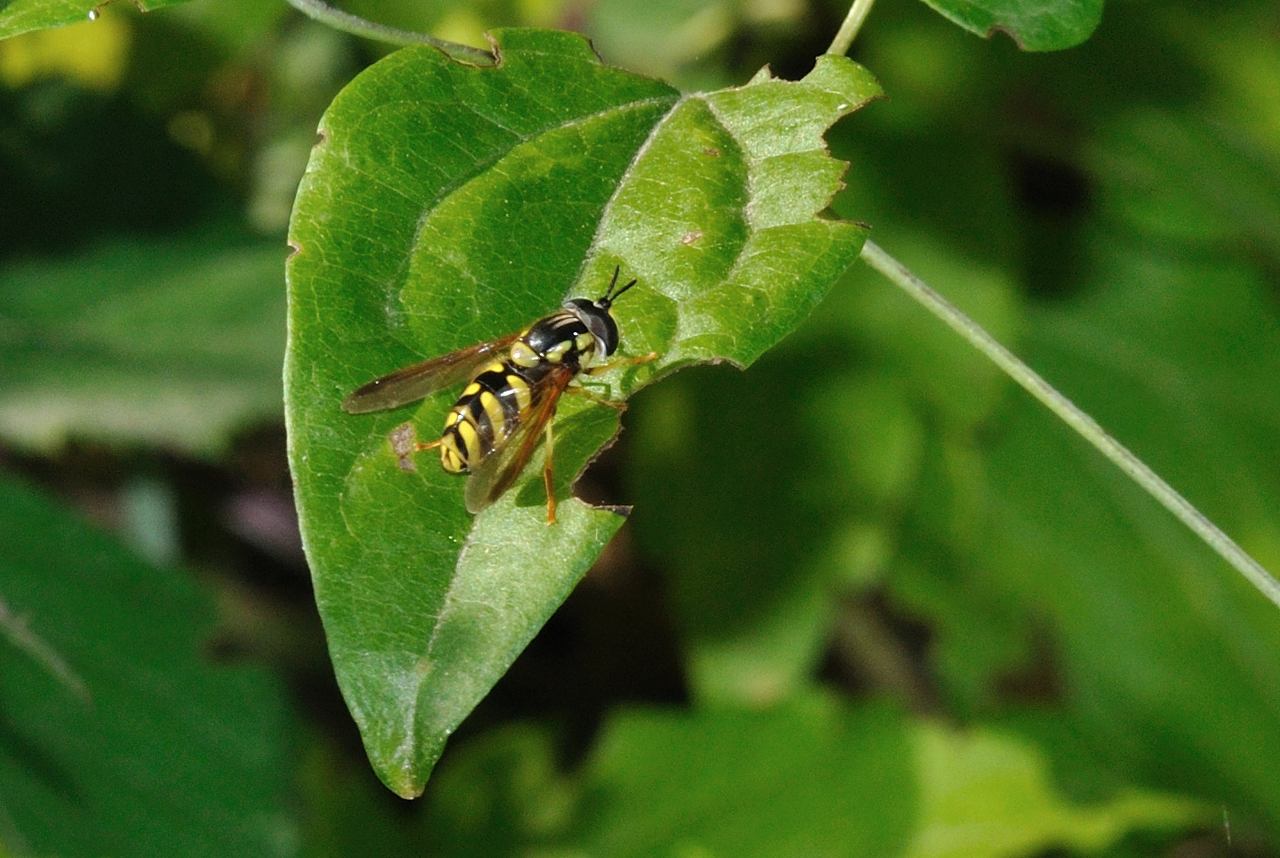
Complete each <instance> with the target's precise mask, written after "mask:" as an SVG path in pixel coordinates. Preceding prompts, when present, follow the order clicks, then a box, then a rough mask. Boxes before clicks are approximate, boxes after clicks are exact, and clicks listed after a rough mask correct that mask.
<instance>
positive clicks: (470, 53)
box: [288, 0, 494, 65]
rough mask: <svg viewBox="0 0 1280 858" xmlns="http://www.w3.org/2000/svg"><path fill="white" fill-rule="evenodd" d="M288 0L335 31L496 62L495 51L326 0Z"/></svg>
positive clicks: (477, 61) (480, 61)
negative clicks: (372, 17) (380, 20)
mask: <svg viewBox="0 0 1280 858" xmlns="http://www.w3.org/2000/svg"><path fill="white" fill-rule="evenodd" d="M288 2H289V5H290V6H292V7H293V8H295V9H297V10H298V11H299V12H302V13H303V14H304V15H307V16H309V17H311V18H314V19H315V20H317V21H319V22H321V23H322V24H328V25H329V26H330V27H333V28H334V29H335V30H341V31H342V32H344V33H350V34H351V35H353V36H363V37H364V38H366V39H377V40H378V41H380V42H389V43H391V44H393V45H431V46H432V47H433V48H439V49H440V50H442V51H444V52H445V53H446V54H448V55H449V56H451V57H453V58H454V59H456V60H463V61H466V62H469V63H475V64H477V65H493V62H494V59H493V54H491V53H490V52H489V51H486V50H483V49H481V48H475V47H472V46H471V45H463V44H459V43H458V42H447V41H445V40H444V39H437V38H436V37H435V36H431V35H428V34H426V33H416V32H414V31H412V30H401V29H398V28H396V27H388V26H386V25H385V24H378V23H375V22H373V21H369V20H366V19H364V18H361V17H360V16H359V15H353V14H351V13H350V12H344V11H343V10H341V9H335V8H334V7H333V6H330V5H329V4H328V3H326V2H325V0H288Z"/></svg>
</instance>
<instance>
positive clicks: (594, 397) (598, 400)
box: [564, 384, 627, 411]
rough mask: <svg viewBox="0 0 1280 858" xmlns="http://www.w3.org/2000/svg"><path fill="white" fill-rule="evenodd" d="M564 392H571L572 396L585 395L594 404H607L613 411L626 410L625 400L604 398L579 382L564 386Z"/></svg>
mask: <svg viewBox="0 0 1280 858" xmlns="http://www.w3.org/2000/svg"><path fill="white" fill-rule="evenodd" d="M564 392H565V393H572V394H573V395H574V396H585V397H586V398H587V399H589V400H591V401H592V402H594V403H595V404H596V405H607V406H609V407H610V408H612V409H613V410H614V411H626V410H627V405H626V403H625V402H615V401H613V400H612V399H605V398H604V397H603V396H601V395H600V394H598V393H596V392H594V391H592V390H591V389H590V388H587V387H583V386H582V385H581V384H579V385H576V386H574V387H566V388H565V390H564Z"/></svg>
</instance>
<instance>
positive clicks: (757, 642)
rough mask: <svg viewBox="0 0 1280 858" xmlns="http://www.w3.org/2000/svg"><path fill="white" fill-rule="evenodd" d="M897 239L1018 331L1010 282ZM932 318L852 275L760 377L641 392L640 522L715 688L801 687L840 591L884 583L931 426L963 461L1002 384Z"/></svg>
mask: <svg viewBox="0 0 1280 858" xmlns="http://www.w3.org/2000/svg"><path fill="white" fill-rule="evenodd" d="M899 239H900V240H899V244H900V245H901V246H903V247H905V248H907V250H908V251H909V252H910V253H911V256H909V257H908V258H920V259H923V260H925V262H924V264H923V265H922V270H924V271H925V272H926V274H927V276H930V277H934V278H935V279H936V280H937V282H944V283H947V284H948V289H949V291H952V292H953V293H954V294H956V295H957V299H958V300H960V301H961V303H962V304H964V305H965V306H966V307H968V308H970V309H971V311H972V312H973V313H974V314H975V316H976V317H978V318H980V319H982V320H983V322H984V323H985V324H987V325H988V326H989V327H990V328H991V329H993V330H996V331H1001V332H1004V331H1007V330H1009V329H1010V328H1011V327H1013V325H1014V318H1015V305H1014V302H1013V300H1012V288H1011V286H1010V284H1009V283H1008V282H1007V280H1005V279H1004V278H1002V277H1000V276H998V275H997V274H995V273H994V272H992V271H990V270H987V269H986V268H985V267H983V266H977V265H974V264H972V263H963V262H961V261H959V260H956V259H954V258H953V257H951V256H950V255H948V252H947V250H946V249H945V247H939V246H937V245H934V244H932V243H930V242H926V241H922V240H921V239H919V238H918V237H917V238H916V239H915V240H914V241H911V240H910V239H909V238H908V237H907V236H906V235H905V234H904V235H899ZM930 323H931V319H929V318H928V317H927V316H926V315H925V314H924V313H922V312H920V311H919V309H918V308H917V307H915V305H913V304H912V303H911V302H909V301H908V300H906V299H905V298H904V297H903V296H902V295H901V294H900V293H897V292H896V291H894V290H892V289H889V288H886V287H885V285H884V284H883V283H882V282H880V281H878V280H877V279H875V278H873V277H869V276H866V274H865V273H857V274H851V276H849V277H847V278H845V279H844V280H843V281H842V283H841V286H840V288H839V289H838V290H837V291H836V292H835V293H833V294H832V295H830V296H829V298H828V299H827V301H826V302H825V303H824V304H823V305H822V307H821V308H820V310H819V311H818V312H817V313H816V314H815V315H814V317H813V318H812V319H811V320H810V321H809V322H808V323H807V324H805V325H804V326H802V327H801V328H800V329H798V330H797V331H796V333H795V334H794V335H793V336H792V337H791V338H790V339H789V340H788V341H787V342H786V343H785V344H783V345H782V346H781V347H779V349H777V350H776V351H775V352H773V353H771V354H770V355H769V356H767V357H766V358H764V359H763V360H761V361H760V362H759V363H758V364H757V365H755V366H753V367H752V368H751V369H750V370H748V371H747V372H746V373H743V374H740V375H739V374H733V373H730V372H727V371H710V370H707V371H699V372H697V373H691V374H689V376H688V377H682V378H676V379H673V380H672V381H671V382H669V383H667V384H664V385H663V386H661V387H659V388H657V389H655V390H654V391H652V392H651V393H647V394H646V395H645V396H644V397H642V398H641V399H640V400H639V401H637V403H636V405H635V409H634V413H633V414H632V415H631V420H632V422H633V424H634V426H635V428H636V433H635V436H634V438H633V439H632V441H633V443H632V448H631V449H632V451H633V461H632V467H631V468H630V471H629V473H628V481H629V484H630V486H631V487H632V489H633V491H634V493H635V496H636V499H637V502H638V504H639V510H638V512H637V515H636V532H637V536H638V538H639V540H640V543H641V545H642V546H643V547H644V549H645V550H646V552H647V553H648V554H649V555H650V556H651V557H653V558H655V559H656V560H658V561H659V563H660V565H661V567H662V568H663V569H665V570H667V571H668V574H669V577H670V580H671V582H672V583H671V594H672V601H673V607H674V609H675V611H676V617H677V619H678V622H679V626H680V631H681V634H680V639H681V642H682V646H683V648H684V650H685V652H686V655H687V660H688V665H689V670H690V673H689V678H690V681H691V683H692V687H693V690H694V692H695V693H696V694H697V695H699V697H700V698H701V699H704V700H719V701H722V702H723V701H726V700H733V701H735V702H738V703H746V702H751V703H755V704H760V703H764V702H769V701H773V700H776V699H777V698H779V697H781V696H784V695H786V694H787V693H790V692H791V691H793V690H794V689H796V688H798V687H800V686H801V685H802V684H803V682H804V680H805V677H807V676H808V675H809V674H810V672H811V671H812V670H813V668H814V666H815V664H816V663H817V661H818V660H819V659H820V658H821V656H822V652H823V646H824V644H825V642H826V641H827V640H828V639H829V635H830V618H831V615H832V599H833V597H834V596H836V595H838V594H839V593H841V591H842V590H844V589H845V588H846V587H848V586H849V585H852V586H855V587H856V586H865V585H866V584H867V583H870V582H871V581H873V580H875V579H876V578H878V576H879V571H880V570H881V569H882V568H883V564H884V563H885V561H886V558H887V556H888V555H890V554H891V553H892V552H893V551H894V549H895V546H896V545H897V541H898V534H899V531H900V530H901V528H902V519H903V516H904V515H905V514H906V510H905V507H906V506H908V505H909V504H912V503H915V502H916V501H915V496H916V493H917V492H918V491H919V487H918V486H917V483H918V481H919V480H920V478H921V468H922V462H923V460H924V455H925V448H926V443H925V436H926V434H927V430H926V425H930V424H932V425H939V426H941V427H943V428H944V429H945V430H946V431H947V432H948V433H949V434H948V443H950V444H951V445H952V446H953V448H954V450H955V452H954V458H955V459H957V460H959V461H957V462H954V463H951V464H953V465H954V466H955V467H963V459H964V445H965V444H967V443H969V441H968V439H969V435H970V433H971V432H972V430H973V427H974V426H975V425H976V424H977V423H978V422H979V421H980V420H982V419H983V418H985V417H986V416H987V415H988V414H989V413H990V411H991V410H992V408H994V407H995V405H996V403H997V402H998V401H999V394H1000V390H1001V380H1000V379H999V377H998V376H997V374H996V372H995V371H994V370H993V369H992V367H991V366H990V364H988V363H986V362H985V361H983V360H982V359H981V358H979V357H977V356H975V355H973V354H972V352H971V351H968V350H966V349H965V348H964V346H963V345H962V344H960V343H958V342H957V341H956V340H955V338H954V337H951V336H950V335H949V333H948V332H947V331H945V330H941V329H939V327H938V326H936V325H932V324H930ZM886 355H887V356H889V357H890V358H892V359H894V360H895V361H896V362H895V363H893V365H894V366H896V367H897V369H896V370H895V371H894V372H893V373H892V374H887V373H886V370H885V366H884V364H885V363H886ZM962 524H964V523H963V522H962V523H960V524H956V523H953V522H951V521H949V520H941V521H939V522H937V523H936V527H937V528H939V529H940V530H942V531H945V532H948V533H949V532H951V530H953V529H954V528H955V527H957V526H960V525H962ZM969 525H970V526H972V522H969Z"/></svg>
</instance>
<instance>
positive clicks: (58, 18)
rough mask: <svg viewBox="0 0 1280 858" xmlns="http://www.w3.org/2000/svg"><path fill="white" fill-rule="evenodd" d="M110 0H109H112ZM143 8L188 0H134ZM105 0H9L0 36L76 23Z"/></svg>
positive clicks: (1, 13)
mask: <svg viewBox="0 0 1280 858" xmlns="http://www.w3.org/2000/svg"><path fill="white" fill-rule="evenodd" d="M108 2H109V0H108ZM132 2H133V4H134V5H135V6H137V7H138V8H139V9H141V10H142V11H143V12H150V11H151V10H152V9H159V8H161V7H163V6H173V5H174V4H176V3H183V2H186V0H132ZM104 5H105V3H104V2H103V0H9V2H8V3H5V4H4V5H0V39H4V38H8V37H9V36H16V35H18V34H19V33H25V32H28V31H30V30H40V29H43V28H45V27H61V26H63V25H64V24H75V23H78V22H80V21H84V20H87V19H89V18H90V17H91V16H93V15H96V11H95V10H97V9H99V8H100V7H102V6H104Z"/></svg>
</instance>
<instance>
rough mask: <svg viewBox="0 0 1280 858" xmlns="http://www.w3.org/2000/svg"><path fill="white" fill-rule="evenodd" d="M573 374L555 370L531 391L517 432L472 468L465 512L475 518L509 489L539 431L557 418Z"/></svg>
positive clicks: (527, 458)
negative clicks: (528, 402) (561, 396)
mask: <svg viewBox="0 0 1280 858" xmlns="http://www.w3.org/2000/svg"><path fill="white" fill-rule="evenodd" d="M573 375H574V373H573V370H571V369H569V368H568V367H563V366H558V367H556V368H555V369H553V370H552V371H551V372H550V373H549V374H548V375H547V376H546V377H545V378H544V379H543V380H542V381H541V382H539V384H538V386H537V387H535V388H534V400H533V403H532V404H531V405H530V407H529V414H528V415H526V416H525V417H524V418H523V419H522V422H521V423H520V426H519V427H518V428H517V429H516V431H514V432H512V433H511V435H510V436H509V437H508V438H507V439H506V440H505V441H504V442H503V443H502V444H500V445H498V446H497V447H496V448H495V449H494V450H493V452H491V453H490V454H489V455H488V456H487V457H485V459H484V461H482V462H481V463H480V464H479V465H477V466H476V467H475V469H474V470H473V471H472V472H471V476H470V477H469V478H468V479H467V493H466V499H467V511H468V512H470V513H472V514H474V513H477V512H480V510H482V509H484V508H485V507H487V506H488V505H489V504H491V503H493V502H494V501H496V500H497V499H498V498H500V497H502V493H503V492H505V491H506V490H507V489H509V488H511V484H512V483H514V482H515V481H516V478H517V477H519V476H520V474H521V472H523V471H524V469H525V466H526V465H528V464H529V458H530V457H531V456H532V455H533V451H534V450H536V449H538V441H539V439H541V438H542V430H544V429H545V428H547V423H548V422H549V421H550V420H551V418H552V417H555V416H556V403H557V402H559V401H560V395H561V394H562V393H564V389H565V388H566V387H568V386H569V382H570V381H572V380H573Z"/></svg>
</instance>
